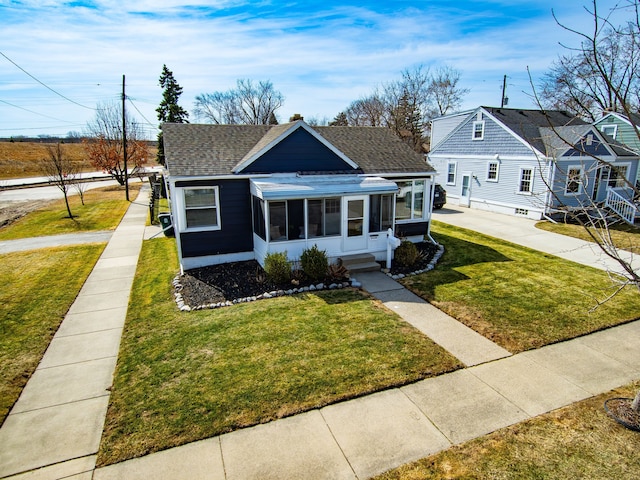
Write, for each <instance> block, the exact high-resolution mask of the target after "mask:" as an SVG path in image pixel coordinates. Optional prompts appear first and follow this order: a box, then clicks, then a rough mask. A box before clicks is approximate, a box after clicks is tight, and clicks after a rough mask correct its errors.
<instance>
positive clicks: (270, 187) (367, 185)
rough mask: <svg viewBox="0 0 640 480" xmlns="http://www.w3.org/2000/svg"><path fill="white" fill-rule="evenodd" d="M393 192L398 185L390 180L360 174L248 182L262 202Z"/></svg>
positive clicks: (271, 178) (287, 177) (278, 178)
mask: <svg viewBox="0 0 640 480" xmlns="http://www.w3.org/2000/svg"><path fill="white" fill-rule="evenodd" d="M397 191H398V185H396V183H395V182H392V181H391V180H387V179H384V178H381V177H364V176H360V175H303V176H290V175H287V176H274V177H270V178H260V179H254V180H251V193H252V194H253V195H255V196H257V197H258V198H262V199H263V200H287V199H296V198H322V197H335V196H340V195H358V194H363V195H371V194H383V193H395V192H397Z"/></svg>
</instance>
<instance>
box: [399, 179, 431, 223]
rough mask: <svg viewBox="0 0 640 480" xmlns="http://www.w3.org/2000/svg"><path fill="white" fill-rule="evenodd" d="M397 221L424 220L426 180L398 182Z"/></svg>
mask: <svg viewBox="0 0 640 480" xmlns="http://www.w3.org/2000/svg"><path fill="white" fill-rule="evenodd" d="M396 183H397V184H398V194H397V195H396V220H415V219H422V218H423V216H424V186H425V183H424V180H405V181H399V182H396Z"/></svg>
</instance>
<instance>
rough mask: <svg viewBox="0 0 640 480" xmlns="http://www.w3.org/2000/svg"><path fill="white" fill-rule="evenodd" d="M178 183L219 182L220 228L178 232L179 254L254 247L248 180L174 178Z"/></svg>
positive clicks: (237, 251) (235, 250) (221, 252)
mask: <svg viewBox="0 0 640 480" xmlns="http://www.w3.org/2000/svg"><path fill="white" fill-rule="evenodd" d="M176 186H177V187H200V186H218V187H219V191H220V224H221V227H222V228H221V230H216V231H212V232H191V233H183V234H182V235H181V244H182V256H183V257H185V258H186V257H200V256H205V255H221V254H227V253H239V252H249V251H251V250H253V233H252V229H251V194H250V193H249V180H246V179H243V180H217V181H213V180H207V181H205V180H200V181H192V182H176Z"/></svg>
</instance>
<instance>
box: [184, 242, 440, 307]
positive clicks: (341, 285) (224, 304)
mask: <svg viewBox="0 0 640 480" xmlns="http://www.w3.org/2000/svg"><path fill="white" fill-rule="evenodd" d="M443 253H444V246H443V245H440V244H439V245H438V250H437V251H436V253H435V254H434V255H433V258H432V259H431V261H430V262H429V263H428V265H427V266H426V267H425V268H423V269H421V270H416V271H415V272H411V273H407V274H404V273H399V274H396V275H392V274H391V273H389V272H387V275H388V276H389V277H391V278H393V279H394V280H399V279H401V278H404V277H408V276H411V275H419V274H421V273H424V272H428V271H429V270H433V268H434V267H435V266H436V264H437V263H438V260H440V257H442V254H443ZM172 283H173V289H174V290H175V293H174V297H175V299H176V304H177V305H178V309H180V311H182V312H190V311H192V310H193V311H195V310H207V309H213V308H222V307H230V306H232V305H236V304H238V303H248V302H255V301H257V300H262V299H263V298H274V297H283V296H285V295H294V294H296V293H303V292H315V291H318V290H335V289H337V288H346V287H354V288H360V287H362V284H361V283H360V282H358V281H357V280H356V279H355V278H354V279H351V280H350V281H348V282H341V283H331V284H330V285H325V284H324V283H318V284H317V285H309V286H307V287H298V288H291V289H287V290H271V291H270V292H264V293H261V294H260V295H254V296H251V297H244V298H235V299H233V300H227V301H226V302H218V303H209V304H206V305H197V306H195V307H191V306H189V305H187V304H186V303H185V301H184V297H183V296H182V293H181V292H182V288H183V287H182V284H181V283H180V275H179V274H178V275H176V276H175V278H174V279H173V282H172Z"/></svg>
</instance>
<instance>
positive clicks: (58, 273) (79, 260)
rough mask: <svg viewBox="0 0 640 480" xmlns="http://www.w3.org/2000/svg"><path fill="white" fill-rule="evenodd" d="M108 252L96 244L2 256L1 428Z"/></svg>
mask: <svg viewBox="0 0 640 480" xmlns="http://www.w3.org/2000/svg"><path fill="white" fill-rule="evenodd" d="M103 249H104V244H92V245H79V246H74V247H65V248H47V249H41V250H33V251H29V252H20V253H10V254H5V255H0V278H2V288H1V289H0V379H1V380H0V424H1V423H2V422H4V419H5V417H6V415H7V414H8V413H9V410H10V409H11V407H12V406H13V404H14V403H15V401H16V400H17V399H18V397H19V396H20V392H21V391H22V389H23V388H24V385H25V384H26V383H27V380H28V379H29V377H30V376H31V374H32V373H33V371H34V370H35V369H36V367H37V366H38V363H39V362H40V359H41V358H42V356H43V355H44V352H45V350H46V349H47V347H48V346H49V343H50V342H51V338H52V337H53V335H54V334H55V332H56V330H57V329H58V327H59V326H60V323H61V322H62V319H63V318H64V316H65V314H66V313H67V310H69V307H70V306H71V304H72V303H73V301H74V300H75V298H76V296H77V295H78V292H79V291H80V288H82V285H83V283H84V281H85V280H86V278H87V276H88V275H89V273H91V269H92V268H93V266H94V264H95V262H96V261H97V260H98V258H99V256H100V254H101V253H102V250H103Z"/></svg>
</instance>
